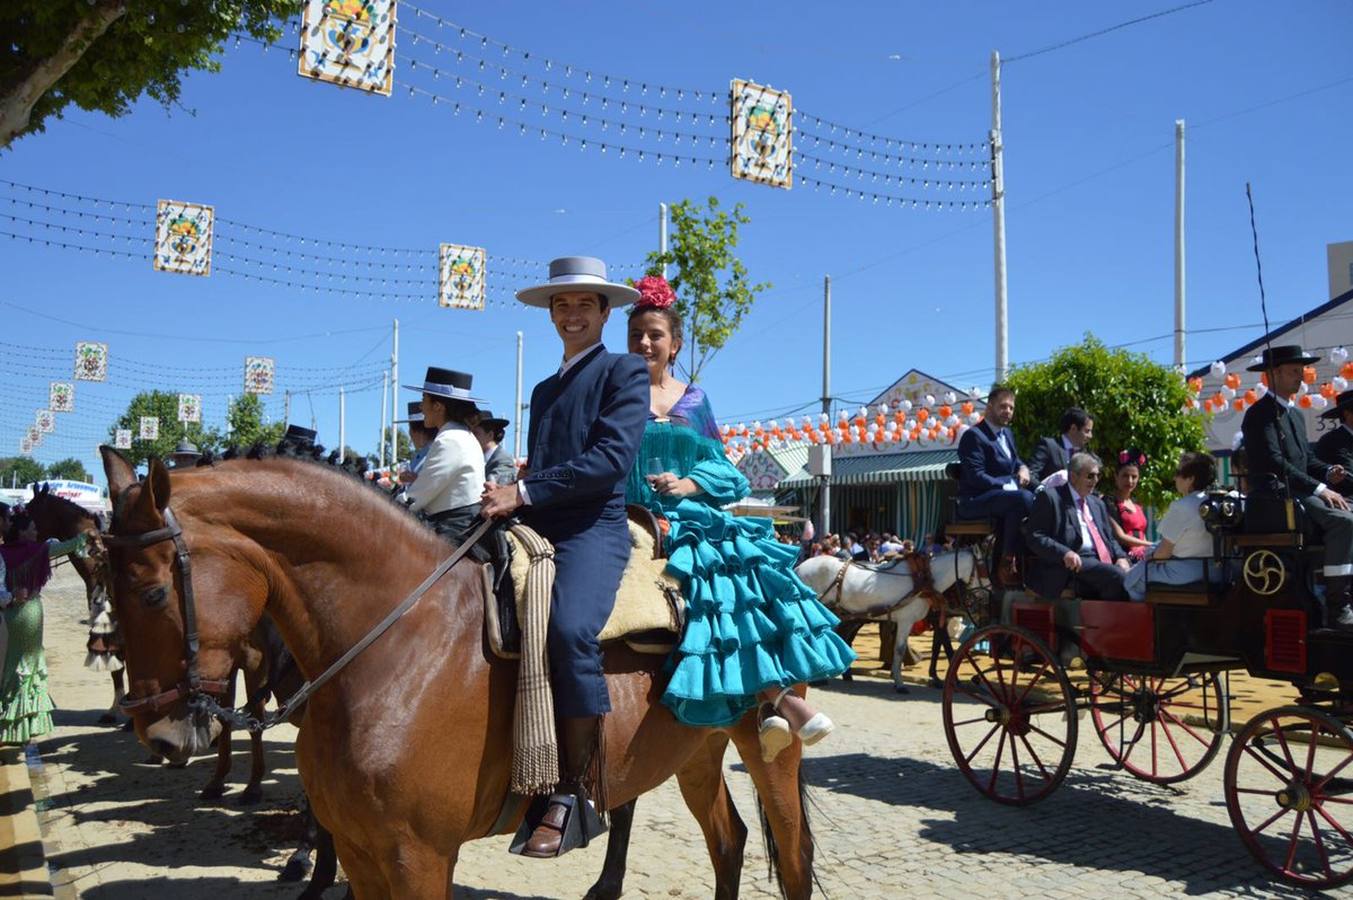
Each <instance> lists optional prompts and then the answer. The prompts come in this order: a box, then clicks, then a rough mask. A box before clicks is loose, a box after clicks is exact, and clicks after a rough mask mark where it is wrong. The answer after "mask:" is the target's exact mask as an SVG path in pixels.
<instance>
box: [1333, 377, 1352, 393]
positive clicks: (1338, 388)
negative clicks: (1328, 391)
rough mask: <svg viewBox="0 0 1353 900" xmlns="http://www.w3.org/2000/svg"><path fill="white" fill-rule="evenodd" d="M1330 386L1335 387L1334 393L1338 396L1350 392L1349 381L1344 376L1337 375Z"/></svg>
mask: <svg viewBox="0 0 1353 900" xmlns="http://www.w3.org/2000/svg"><path fill="white" fill-rule="evenodd" d="M1330 384H1331V385H1333V386H1334V392H1335V393H1336V394H1342V393H1343V392H1344V391H1346V390H1348V379H1347V378H1344V377H1343V376H1342V375H1335V376H1334V377H1333V378H1332V379H1330Z"/></svg>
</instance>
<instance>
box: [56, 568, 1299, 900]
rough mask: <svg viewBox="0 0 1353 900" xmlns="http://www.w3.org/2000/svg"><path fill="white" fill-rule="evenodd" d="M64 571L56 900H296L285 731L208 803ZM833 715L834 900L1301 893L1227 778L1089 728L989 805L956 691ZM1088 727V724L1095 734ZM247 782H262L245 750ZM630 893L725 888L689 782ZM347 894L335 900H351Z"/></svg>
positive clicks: (475, 877) (739, 774)
mask: <svg viewBox="0 0 1353 900" xmlns="http://www.w3.org/2000/svg"><path fill="white" fill-rule="evenodd" d="M66 572H68V570H62V575H61V576H60V577H59V579H58V581H57V582H56V583H55V585H54V586H53V588H52V589H50V590H49V593H48V599H47V611H48V612H47V615H48V623H47V632H48V634H47V644H48V646H49V648H50V651H49V656H50V663H51V667H52V672H53V685H52V690H53V694H54V696H55V698H56V700H57V701H58V703H59V704H60V705H61V706H62V710H61V712H60V714H59V718H58V722H59V727H58V730H57V732H56V733H55V734H54V735H53V736H52V737H51V738H49V739H48V740H46V741H44V742H43V743H42V745H41V752H42V769H41V771H40V772H38V773H37V774H36V777H35V790H36V791H37V792H38V794H39V803H40V805H41V806H42V808H43V812H42V815H41V818H42V820H43V825H44V829H45V841H46V844H47V849H48V856H49V861H50V864H51V866H52V867H53V869H54V873H55V875H56V882H57V884H58V896H62V895H64V896H76V895H77V894H78V896H83V897H89V898H100V900H109V898H112V900H130V898H143V897H144V898H152V897H153V898H157V900H159V898H176V897H207V896H211V895H212V894H213V893H214V894H215V895H216V896H220V897H292V896H295V894H296V893H297V891H296V890H295V888H293V887H290V886H283V885H279V884H277V883H276V882H275V880H274V878H275V875H276V872H277V870H278V868H279V867H280V864H281V862H282V860H283V859H284V858H285V853H286V852H287V850H288V849H289V846H290V845H289V841H290V840H291V832H293V830H294V822H295V817H294V816H293V815H291V814H290V813H289V811H288V810H289V808H290V805H291V800H292V798H294V796H295V794H296V792H297V779H296V774H295V771H294V769H292V768H291V765H292V763H291V760H290V754H289V752H288V751H287V744H286V738H287V735H286V734H285V733H284V732H280V731H279V732H275V733H270V735H269V740H268V742H267V748H268V751H269V763H270V765H271V766H273V770H272V773H271V775H270V778H269V780H268V781H267V782H265V794H266V801H265V803H264V805H263V806H261V807H259V808H255V809H253V810H250V811H240V810H238V809H237V808H235V807H234V806H233V804H231V803H230V798H229V797H227V799H226V801H225V802H224V803H205V802H202V801H199V800H197V799H196V796H195V795H196V790H197V789H198V788H200V786H201V785H202V784H203V783H204V782H205V781H206V780H207V778H208V777H209V766H208V765H207V764H206V763H205V762H195V763H194V764H193V765H191V766H189V767H188V768H187V769H183V770H170V769H164V768H160V767H153V766H149V765H146V764H144V759H145V755H146V754H145V753H144V751H143V750H141V748H139V747H138V746H137V745H136V744H135V741H134V740H133V738H132V736H131V735H129V734H125V733H122V732H116V731H110V730H108V729H106V728H100V727H98V726H96V725H94V720H95V718H96V717H97V715H98V713H99V712H101V711H102V708H103V707H104V706H105V705H106V704H107V702H108V689H107V687H106V681H105V680H104V677H103V676H95V675H92V674H90V673H88V672H86V671H85V670H84V669H83V668H81V666H80V663H81V662H82V660H83V655H84V654H83V647H82V643H83V634H82V631H83V629H82V627H81V626H80V624H79V621H78V620H79V619H80V618H81V617H82V615H83V612H84V606H83V598H82V595H81V594H80V593H79V592H78V591H77V590H76V586H75V584H73V583H72V581H71V580H70V577H69V576H68V575H67V574H66ZM815 699H816V701H817V702H818V703H819V704H820V705H821V706H822V707H823V708H824V709H825V710H827V711H828V712H829V713H830V714H831V715H832V716H833V717H834V718H835V719H836V721H837V722H838V723H839V729H838V731H837V733H836V734H834V735H833V736H832V737H831V738H830V739H829V740H827V741H826V742H824V743H822V744H819V745H818V746H817V747H815V748H813V749H812V750H811V751H810V752H809V757H808V759H807V760H806V763H805V770H806V773H807V775H808V778H809V779H810V781H811V782H812V784H813V785H815V791H814V794H815V800H816V810H815V818H814V822H813V827H814V830H815V832H816V835H817V840H818V854H817V860H818V875H819V877H820V879H821V883H822V888H823V892H824V893H825V894H826V895H827V896H832V897H837V898H841V897H851V898H856V897H859V898H867V897H898V896H936V895H938V896H943V897H951V896H952V897H955V898H959V897H962V898H969V897H972V896H974V895H976V896H982V897H984V898H986V897H1013V896H1021V897H1023V896H1030V895H1042V896H1047V897H1053V898H1062V897H1073V896H1085V897H1096V898H1101V897H1104V896H1114V897H1145V896H1151V897H1158V896H1163V895H1170V896H1176V895H1181V894H1188V895H1198V896H1246V897H1251V896H1288V895H1289V894H1288V892H1285V891H1283V890H1280V889H1275V888H1273V887H1272V886H1271V885H1268V884H1267V883H1266V882H1265V881H1264V879H1263V878H1262V876H1261V874H1260V873H1259V871H1258V870H1257V868H1256V867H1255V866H1254V865H1253V864H1252V863H1251V862H1250V860H1249V857H1248V856H1247V855H1246V854H1245V853H1244V850H1243V849H1242V847H1241V845H1240V842H1239V840H1238V839H1237V838H1236V836H1235V835H1234V833H1233V832H1232V830H1231V827H1230V825H1229V823H1228V821H1227V815H1226V809H1225V806H1224V803H1223V801H1222V791H1221V766H1220V764H1219V763H1218V764H1214V765H1213V767H1212V768H1211V769H1210V770H1209V771H1207V772H1205V773H1204V774H1203V775H1202V776H1201V777H1199V778H1198V779H1196V780H1195V781H1193V782H1191V783H1188V784H1186V785H1184V786H1183V787H1182V788H1178V789H1175V788H1163V787H1154V786H1152V785H1149V784H1143V783H1140V782H1135V781H1133V780H1132V779H1131V778H1129V777H1128V776H1126V775H1124V774H1121V773H1117V772H1114V771H1111V770H1110V768H1109V764H1108V757H1107V756H1106V755H1105V753H1104V751H1103V750H1102V749H1101V748H1100V747H1099V744H1098V742H1097V741H1095V740H1094V737H1093V735H1092V734H1090V733H1089V729H1088V728H1085V729H1084V733H1083V734H1082V739H1081V744H1080V749H1079V753H1078V759H1077V764H1076V766H1075V768H1074V769H1073V770H1072V772H1071V774H1070V776H1069V777H1068V778H1067V781H1066V783H1065V785H1064V786H1063V787H1062V788H1061V790H1060V791H1059V792H1058V793H1057V794H1055V795H1054V796H1053V797H1051V798H1050V799H1048V800H1047V801H1045V802H1044V803H1042V804H1041V805H1039V806H1036V807H1034V808H1030V809H1006V808H1003V807H998V806H995V805H993V804H991V803H989V802H988V801H986V800H985V799H983V798H981V797H979V796H978V795H977V794H976V793H975V792H974V791H973V790H972V789H971V788H970V787H969V786H968V785H967V783H966V782H965V781H963V779H962V777H961V776H960V775H959V774H958V772H957V771H956V770H955V768H954V766H953V764H952V762H951V760H950V757H949V751H948V748H947V745H946V744H945V740H944V735H943V730H942V728H941V724H940V705H939V702H938V700H939V692H938V691H933V690H929V689H925V688H919V687H918V688H913V689H912V693H911V694H909V695H905V696H898V695H895V694H894V693H893V691H892V689H891V687H890V686H889V685H888V684H886V683H884V682H882V681H878V680H874V679H862V680H857V681H856V682H855V683H854V684H853V685H845V684H840V683H837V684H835V685H833V686H832V687H830V688H828V689H825V690H822V691H819V692H816V694H815ZM1086 724H1087V725H1088V722H1087V723H1086ZM237 746H238V748H239V751H238V753H237V755H236V761H235V762H236V771H237V772H238V773H239V774H240V775H241V776H242V775H243V773H244V771H245V769H246V763H247V760H246V757H245V745H244V743H243V742H238V743H237ZM729 769H730V771H729V781H730V784H731V786H732V788H733V791H734V794H735V798H736V801H737V805H738V808H739V809H740V810H741V812H742V815H743V818H744V820H746V821H747V822H748V823H749V827H750V829H751V831H752V834H751V835H750V837H749V841H748V859H747V865H746V868H745V871H744V876H743V894H744V896H752V897H757V896H767V897H770V896H774V895H775V894H774V887H773V885H772V884H771V882H770V881H769V880H768V879H767V877H766V869H765V863H764V856H763V854H762V852H761V849H760V840H759V834H758V832H757V826H756V824H755V814H754V811H753V805H752V796H751V784H750V780H749V779H748V777H747V776H746V774H745V773H744V772H743V771H742V770H741V767H740V765H738V764H737V762H736V759H735V758H733V757H730V759H729ZM602 853H603V847H602V846H601V845H600V844H597V845H594V846H593V847H592V848H589V849H588V850H585V851H578V852H576V853H573V854H570V855H569V856H568V857H566V858H565V859H563V860H559V861H550V862H542V861H535V860H524V859H521V858H519V857H513V856H509V855H508V854H507V852H506V847H505V839H502V838H498V839H493V840H490V841H481V842H479V843H477V844H473V845H471V846H469V847H467V848H466V849H465V850H464V851H463V852H462V854H461V861H460V865H459V869H458V871H457V882H458V884H460V885H463V886H464V887H465V888H466V890H464V891H462V892H461V896H469V897H476V898H480V897H482V898H489V897H503V898H518V897H580V896H582V894H583V893H584V891H585V890H586V888H587V886H588V885H589V884H590V883H591V881H592V880H593V879H594V878H595V877H596V874H597V873H598V872H599V871H600V869H601V857H602ZM629 871H630V874H629V879H628V882H627V896H631V897H644V896H652V897H663V898H686V897H690V898H704V897H709V896H710V895H711V893H712V890H713V879H712V876H711V874H710V865H709V862H708V859H707V857H706V856H705V852H704V844H703V840H702V839H701V837H700V834H699V831H698V829H697V827H696V825H695V822H694V821H693V820H692V819H691V817H690V816H689V814H688V813H687V811H686V809H685V806H684V804H683V803H682V802H681V799H680V796H679V794H678V792H677V790H676V787H675V785H674V784H671V783H669V784H666V785H664V786H663V787H662V788H660V789H659V790H658V791H656V792H654V793H653V794H651V795H649V796H646V797H643V798H641V799H640V801H639V807H638V813H637V816H636V820H635V837H634V842H633V844H632V847H631V856H630V869H629ZM341 894H342V891H341V890H340V889H338V888H335V889H333V890H332V891H330V893H329V896H330V897H333V898H337V897H339V896H341Z"/></svg>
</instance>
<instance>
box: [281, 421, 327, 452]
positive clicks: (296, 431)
mask: <svg viewBox="0 0 1353 900" xmlns="http://www.w3.org/2000/svg"><path fill="white" fill-rule="evenodd" d="M318 436H319V432H317V431H315V430H314V429H313V428H305V427H302V426H300V425H288V426H287V431H286V434H284V435H282V440H284V441H286V442H287V443H288V444H298V445H303V446H306V447H312V446H314V444H315V438H317V437H318Z"/></svg>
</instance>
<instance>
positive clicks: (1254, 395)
mask: <svg viewBox="0 0 1353 900" xmlns="http://www.w3.org/2000/svg"><path fill="white" fill-rule="evenodd" d="M1241 399H1243V400H1244V401H1245V405H1246V406H1251V405H1253V404H1254V403H1255V401H1257V400H1258V399H1259V392H1258V391H1256V390H1254V389H1253V388H1251V389H1250V390H1248V391H1246V392H1245V394H1244V396H1243V397H1242V398H1241Z"/></svg>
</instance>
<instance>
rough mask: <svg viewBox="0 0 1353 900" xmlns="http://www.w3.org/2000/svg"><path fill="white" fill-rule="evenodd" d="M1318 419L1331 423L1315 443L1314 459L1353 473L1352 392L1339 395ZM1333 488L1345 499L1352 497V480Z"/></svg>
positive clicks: (1346, 479) (1344, 481)
mask: <svg viewBox="0 0 1353 900" xmlns="http://www.w3.org/2000/svg"><path fill="white" fill-rule="evenodd" d="M1320 418H1322V419H1332V420H1333V422H1332V423H1331V426H1330V428H1329V430H1328V431H1326V432H1325V433H1324V434H1322V435H1321V436H1320V440H1318V441H1316V442H1315V456H1316V459H1318V460H1320V461H1321V462H1323V463H1327V464H1328V465H1331V466H1342V467H1343V469H1344V471H1345V472H1348V471H1353V391H1344V392H1343V393H1341V394H1340V395H1339V397H1338V398H1337V399H1336V400H1335V401H1334V406H1332V407H1330V408H1329V409H1327V410H1325V411H1324V412H1322V413H1321V414H1320ZM1334 488H1335V490H1337V491H1338V492H1339V493H1341V494H1343V495H1344V496H1345V497H1348V496H1353V478H1345V479H1343V480H1342V481H1340V482H1339V483H1338V484H1337V485H1335V486H1334Z"/></svg>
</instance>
